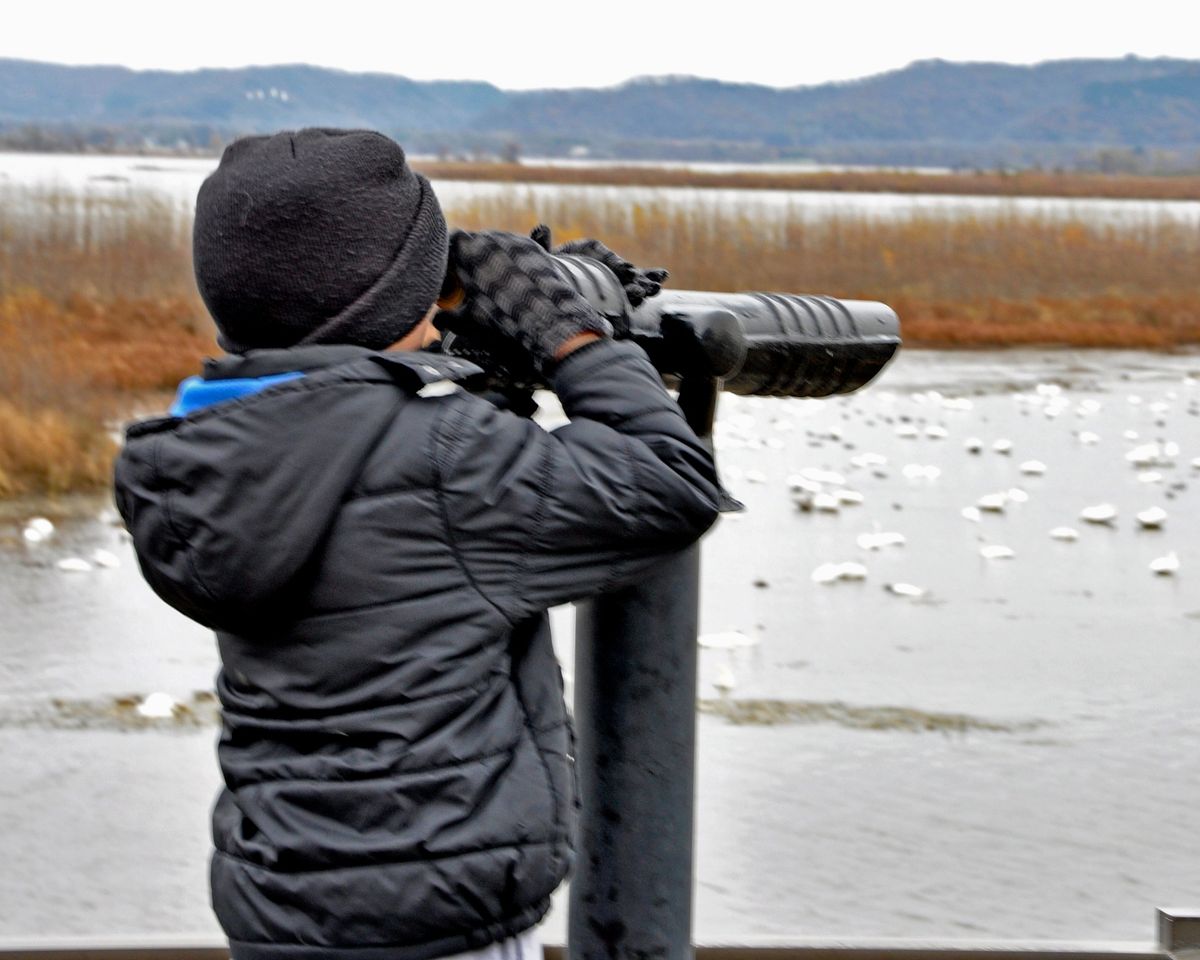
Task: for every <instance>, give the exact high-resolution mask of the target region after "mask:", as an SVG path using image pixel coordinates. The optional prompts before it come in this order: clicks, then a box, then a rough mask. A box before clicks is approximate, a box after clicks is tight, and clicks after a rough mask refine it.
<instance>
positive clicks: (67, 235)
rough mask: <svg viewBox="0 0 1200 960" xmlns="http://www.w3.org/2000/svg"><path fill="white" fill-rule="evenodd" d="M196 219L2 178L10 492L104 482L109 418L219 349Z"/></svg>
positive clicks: (132, 201)
mask: <svg viewBox="0 0 1200 960" xmlns="http://www.w3.org/2000/svg"><path fill="white" fill-rule="evenodd" d="M189 232H190V226H189V224H188V223H187V220H186V218H184V217H181V216H180V212H179V211H178V210H176V209H172V208H170V207H169V206H167V205H164V204H163V203H162V202H161V201H159V200H157V199H156V198H154V197H145V196H141V195H130V196H127V197H120V198H115V199H114V198H105V199H100V198H96V197H86V196H85V197H83V198H79V197H77V196H73V195H69V194H68V195H64V194H61V193H58V192H51V191H18V190H14V189H12V188H9V189H6V190H3V191H0V496H17V495H22V494H28V493H51V494H54V493H65V492H68V491H74V490H86V489H98V488H101V487H103V486H104V485H105V484H107V483H108V481H109V477H110V475H111V473H110V472H111V466H112V456H113V453H114V451H115V442H114V440H113V438H112V436H111V435H110V431H109V430H108V429H107V428H106V427H107V425H108V424H109V423H110V422H112V421H115V420H117V419H119V417H120V416H121V415H122V414H123V413H124V412H125V411H126V410H127V409H128V408H129V406H130V404H131V403H134V402H136V400H137V398H138V397H140V396H142V395H145V394H146V393H149V392H154V391H164V390H169V389H170V388H171V387H172V386H174V384H175V383H177V382H178V381H179V380H180V379H181V378H182V377H184V376H186V375H187V374H189V373H192V372H194V371H195V367H196V362H197V360H198V358H199V357H201V356H203V355H204V354H205V353H207V352H211V351H212V349H213V340H212V334H211V332H210V330H211V328H210V324H209V322H208V321H207V320H206V319H205V315H204V310H203V306H202V304H201V303H200V300H199V297H198V295H197V294H196V293H195V292H194V290H193V289H192V284H191V279H190V277H191V260H190V258H191V253H190V246H189V242H188V236H189Z"/></svg>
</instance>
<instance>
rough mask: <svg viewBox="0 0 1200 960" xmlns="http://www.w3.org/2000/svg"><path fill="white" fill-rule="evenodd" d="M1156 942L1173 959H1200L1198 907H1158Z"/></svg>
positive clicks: (1199, 909) (1199, 916) (1199, 917)
mask: <svg viewBox="0 0 1200 960" xmlns="http://www.w3.org/2000/svg"><path fill="white" fill-rule="evenodd" d="M1158 943H1159V946H1160V947H1162V949H1163V952H1164V953H1166V954H1167V955H1168V956H1170V957H1172V958H1173V960H1200V908H1191V909H1174V908H1168V907H1160V908H1159V911H1158Z"/></svg>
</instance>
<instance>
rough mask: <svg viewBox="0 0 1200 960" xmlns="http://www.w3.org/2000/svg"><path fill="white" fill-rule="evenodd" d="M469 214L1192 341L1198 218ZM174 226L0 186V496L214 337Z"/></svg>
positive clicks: (99, 450) (90, 454) (100, 439)
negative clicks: (1183, 221)
mask: <svg viewBox="0 0 1200 960" xmlns="http://www.w3.org/2000/svg"><path fill="white" fill-rule="evenodd" d="M448 215H449V218H450V219H451V221H452V222H453V223H454V224H455V225H458V226H462V227H465V228H468V229H475V228H482V227H497V228H501V229H510V230H519V231H527V230H528V229H529V228H530V227H532V226H533V225H534V224H535V223H537V222H538V221H539V220H544V221H546V222H548V223H550V224H551V225H552V226H553V227H554V229H555V235H556V239H559V240H566V239H570V238H571V237H576V236H597V237H601V238H603V239H604V240H605V241H606V242H608V243H609V244H610V245H611V246H613V247H614V248H615V249H617V250H619V251H621V252H622V253H623V254H625V255H626V256H627V257H629V258H630V259H631V260H634V261H635V262H638V263H643V264H646V265H664V266H667V267H669V268H670V269H671V271H672V280H671V284H672V285H673V286H675V287H677V288H680V289H706V288H707V289H719V290H775V291H782V292H793V293H828V294H832V295H834V296H839V297H847V298H862V299H872V300H883V301H885V302H887V303H889V304H891V305H892V306H893V307H895V308H896V310H897V311H898V312H899V314H900V317H901V320H902V328H903V332H904V337H905V343H906V345H908V346H921V345H936V346H956V347H982V346H1007V345H1014V344H1025V345H1027V344H1047V345H1070V346H1075V347H1090V346H1096V347H1141V348H1155V349H1161V348H1171V347H1176V346H1180V345H1186V344H1196V343H1200V272H1198V271H1197V269H1196V264H1197V263H1198V262H1200V259H1198V255H1200V228H1197V227H1195V226H1183V225H1179V224H1177V223H1172V222H1169V221H1166V220H1162V219H1159V220H1153V221H1149V222H1147V223H1146V224H1144V225H1142V226H1138V227H1123V228H1119V229H1118V228H1115V227H1111V226H1103V225H1097V224H1094V223H1088V222H1084V221H1082V220H1057V219H1053V218H1050V217H1040V216H1036V215H1017V214H1013V213H996V214H993V215H988V216H967V217H961V218H958V219H946V218H944V217H939V216H932V215H922V214H919V213H914V214H913V215H911V216H908V217H905V218H901V219H898V220H878V219H874V218H871V217H869V216H865V215H853V216H845V215H840V216H834V217H831V218H828V219H820V218H812V217H811V215H807V214H805V213H804V212H803V211H800V210H794V211H791V212H784V213H779V214H775V215H771V216H766V215H764V214H762V212H761V211H756V210H753V209H744V210H740V211H731V210H729V209H727V208H722V207H720V206H718V205H715V204H707V203H700V204H694V205H691V206H685V205H679V204H674V205H672V204H666V203H640V204H630V203H625V202H617V201H598V200H595V199H594V198H587V197H585V196H583V195H574V196H573V195H571V193H570V192H566V193H563V194H561V195H559V196H558V197H557V198H555V199H553V200H548V201H537V202H536V203H535V201H534V200H533V199H532V198H531V197H530V194H529V191H526V190H522V189H520V188H514V189H513V190H512V191H511V192H510V193H508V194H505V195H503V196H500V197H497V198H494V199H489V200H478V201H473V202H470V203H466V204H462V205H458V206H456V207H454V208H452V209H450V210H448ZM189 234H190V223H189V221H188V216H187V212H186V211H181V210H179V209H177V208H174V207H172V206H170V205H169V204H166V203H164V202H162V201H159V200H156V199H154V198H153V197H151V196H148V195H142V194H136V193H130V194H129V195H126V196H124V197H119V198H116V199H113V198H108V199H97V198H83V199H81V198H80V197H78V196H77V195H74V194H55V193H45V192H36V191H35V192H30V191H21V190H16V189H13V188H8V189H0V496H15V495H21V494H26V493H59V492H67V491H72V490H84V489H89V488H99V487H101V486H103V485H104V484H105V483H107V480H108V476H109V469H110V464H111V456H112V451H113V440H112V437H111V436H110V431H111V429H112V427H113V425H114V424H115V423H116V422H117V421H119V419H120V418H121V417H122V416H125V415H127V414H128V412H129V411H130V410H131V409H138V408H147V409H154V408H161V407H162V405H163V403H164V402H165V400H164V398H165V396H166V395H167V393H168V392H169V391H170V390H171V389H172V388H173V386H174V384H175V383H177V382H178V381H179V380H180V379H181V378H182V377H184V376H186V375H188V374H189V373H192V372H194V371H195V370H196V369H197V367H198V364H199V361H200V359H201V358H202V357H203V356H205V355H206V354H209V353H212V352H213V351H214V349H215V344H214V342H213V339H212V330H211V326H210V324H209V322H208V320H207V318H206V315H205V313H204V309H203V306H202V304H201V303H200V301H199V298H198V296H197V294H196V292H195V289H194V285H193V281H192V274H191V265H190V250H189Z"/></svg>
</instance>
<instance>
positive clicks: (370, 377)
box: [114, 348, 480, 633]
mask: <svg viewBox="0 0 1200 960" xmlns="http://www.w3.org/2000/svg"><path fill="white" fill-rule="evenodd" d="M264 353H267V352H266V351H264ZM269 353H270V354H273V355H277V356H272V357H268V358H266V360H267V361H269V362H264V358H263V357H262V356H258V357H254V356H250V357H249V359H248V361H246V362H243V363H236V364H229V363H226V364H225V365H224V366H222V365H210V367H209V368H208V369H206V373H205V375H206V379H221V378H228V379H234V378H238V377H244V375H246V374H249V375H252V376H277V375H278V374H279V373H282V372H286V371H287V370H288V369H289V364H291V369H292V370H295V369H296V362H297V361H302V362H301V363H300V364H299V366H300V369H301V370H303V368H304V366H305V365H306V364H310V363H311V357H312V355H313V348H308V349H307V350H302V351H297V352H296V353H297V356H296V357H292V356H290V354H291V353H292V351H286V350H283V351H269ZM318 354H319V348H318ZM358 354H359V355H358V358H357V359H354V360H351V361H349V362H342V363H336V364H335V365H334V366H325V367H318V368H316V369H309V370H304V371H303V372H304V375H303V376H302V377H296V378H292V379H288V380H283V381H277V382H274V383H271V384H270V385H268V386H267V387H266V389H263V390H261V391H258V392H254V393H252V394H249V395H245V396H240V397H237V398H234V399H226V400H224V401H223V402H219V403H215V404H213V405H211V406H207V407H204V408H203V409H200V410H198V411H196V412H193V413H190V414H189V415H187V416H184V417H177V416H168V417H160V418H157V419H153V420H147V421H142V422H139V423H135V424H133V425H132V426H131V427H129V429H128V430H127V432H126V442H125V445H124V448H123V449H122V451H121V453H120V455H119V457H118V459H117V463H116V468H115V478H114V479H115V488H116V501H117V506H118V509H119V510H120V512H121V516H122V517H123V518H124V520H125V523H126V526H127V527H128V529H129V532H130V534H131V535H132V537H133V543H134V547H135V549H136V551H137V556H138V562H139V564H140V565H141V568H142V573H143V575H144V576H145V578H146V580H147V581H148V582H149V583H150V585H151V587H152V588H153V589H154V591H155V592H156V593H157V594H158V595H159V596H160V597H162V599H164V600H165V601H166V602H167V603H169V604H170V605H171V606H173V607H175V608H176V609H177V610H179V611H180V612H182V613H183V614H185V615H186V616H188V617H190V618H192V619H193V620H196V621H198V622H200V623H202V624H205V625H206V626H209V627H211V628H213V629H216V630H225V631H229V632H234V633H240V632H244V631H247V630H250V629H254V628H258V629H261V628H262V627H263V626H264V625H270V624H272V623H279V622H281V621H282V622H283V623H286V621H287V620H290V618H291V617H290V615H287V614H286V613H285V612H286V611H294V610H295V607H294V606H292V605H290V604H288V603H287V602H286V601H287V600H288V598H290V597H292V596H294V595H296V591H297V589H298V588H301V587H302V586H303V584H304V582H305V573H306V566H307V565H308V564H309V562H310V560H312V559H313V557H314V556H315V555H317V554H318V553H319V550H320V546H321V543H322V541H323V540H324V538H325V536H326V534H327V532H328V530H329V528H330V525H331V524H332V522H333V521H334V519H335V518H336V516H337V512H338V505H339V504H340V503H341V501H342V499H343V498H344V497H345V496H346V495H347V494H348V493H349V491H350V489H351V488H352V487H353V485H354V483H355V481H356V479H357V477H358V475H359V472H360V470H361V468H362V466H363V463H364V462H365V460H366V459H367V457H368V456H369V455H370V452H371V450H372V449H373V448H374V446H375V444H376V442H377V441H378V440H379V438H380V437H381V436H382V434H383V432H384V431H385V430H386V429H387V428H388V426H389V425H390V424H391V422H392V420H393V419H394V418H395V415H396V414H397V412H398V411H399V408H400V407H401V406H402V405H403V404H404V403H405V402H407V400H408V399H409V398H410V397H411V396H412V395H413V394H415V393H416V392H417V391H418V390H420V389H421V387H422V386H424V385H426V384H428V383H432V382H435V381H440V380H459V379H463V378H464V377H467V376H470V375H472V374H475V373H478V372H480V371H479V368H478V367H475V366H474V365H472V364H470V363H467V362H465V361H462V360H458V359H455V358H452V357H446V356H442V355H438V354H426V353H411V354H400V353H393V354H387V353H371V352H369V351H361V350H360V351H358ZM335 356H336V357H337V359H343V358H344V356H345V355H344V354H341V353H339V354H336V355H335ZM280 367H282V369H279V368H280ZM365 385H371V386H372V387H373V388H372V389H364V386H365Z"/></svg>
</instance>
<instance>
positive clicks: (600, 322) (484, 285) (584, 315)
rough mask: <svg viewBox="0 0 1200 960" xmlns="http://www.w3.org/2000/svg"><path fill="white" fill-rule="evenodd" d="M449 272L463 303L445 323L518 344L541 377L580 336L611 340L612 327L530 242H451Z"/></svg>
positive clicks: (455, 237)
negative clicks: (485, 330) (477, 329)
mask: <svg viewBox="0 0 1200 960" xmlns="http://www.w3.org/2000/svg"><path fill="white" fill-rule="evenodd" d="M450 269H451V270H453V271H454V272H455V273H456V275H457V277H458V281H459V283H460V284H461V285H462V287H463V290H464V292H465V294H466V300H465V303H464V304H463V306H462V307H460V308H459V310H457V311H455V312H454V314H452V315H451V318H450V320H449V322H447V323H446V326H447V328H448V329H451V330H453V329H455V322H454V319H455V318H458V319H459V320H460V321H461V322H462V323H463V325H464V326H467V325H474V326H477V327H479V326H482V327H485V328H491V329H493V330H495V331H497V332H498V333H500V334H502V335H504V336H505V337H508V338H511V339H513V340H515V341H517V342H518V343H519V344H520V345H521V346H522V347H523V348H524V349H525V350H526V351H527V352H528V354H529V356H530V358H531V359H532V360H533V362H534V364H535V366H536V367H537V368H538V369H539V370H540V371H543V372H544V371H546V370H548V369H549V368H550V367H551V366H552V365H553V363H554V362H555V360H557V359H560V358H561V356H565V354H566V353H567V352H569V348H571V347H573V346H576V345H578V344H580V343H582V341H581V340H580V339H579V337H580V335H581V334H585V333H590V334H594V335H596V336H602V337H603V336H610V335H611V334H612V327H611V326H610V325H609V322H608V321H607V320H605V319H604V317H602V316H601V315H600V314H599V313H597V312H596V310H595V309H593V307H592V306H591V305H590V304H589V303H588V302H587V301H586V300H584V299H583V297H581V296H580V295H579V294H578V293H576V292H575V290H574V288H573V287H572V286H571V285H570V284H569V283H568V282H567V281H566V280H565V279H563V277H562V275H561V274H560V273H559V272H558V268H557V267H556V266H555V265H554V261H553V260H552V259H551V257H550V256H549V254H547V252H546V251H545V250H544V249H543V248H542V247H540V246H539V245H538V244H537V243H535V242H534V241H533V240H530V239H529V238H527V237H521V236H517V235H516V234H512V233H502V232H500V231H485V232H480V233H467V232H465V231H462V230H458V231H455V232H454V233H453V234H452V235H451V237H450Z"/></svg>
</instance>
